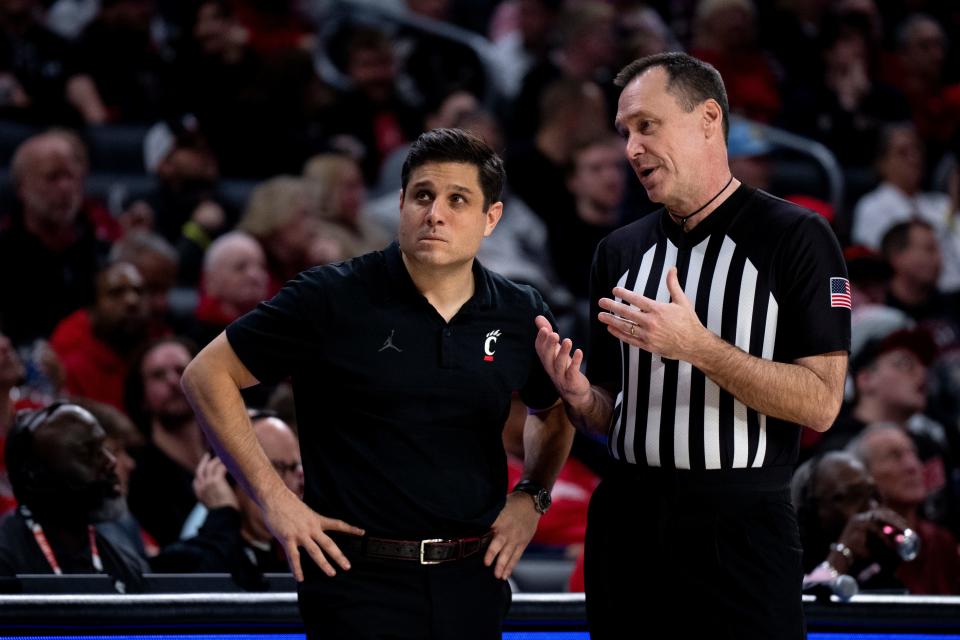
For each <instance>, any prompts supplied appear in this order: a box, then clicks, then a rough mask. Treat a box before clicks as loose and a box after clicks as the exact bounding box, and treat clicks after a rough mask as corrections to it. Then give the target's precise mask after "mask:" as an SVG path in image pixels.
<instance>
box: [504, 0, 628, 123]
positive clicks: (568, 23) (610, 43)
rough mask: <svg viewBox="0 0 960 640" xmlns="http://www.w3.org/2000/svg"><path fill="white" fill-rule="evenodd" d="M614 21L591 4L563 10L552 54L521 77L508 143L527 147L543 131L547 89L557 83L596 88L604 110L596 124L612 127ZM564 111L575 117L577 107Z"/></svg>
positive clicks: (601, 6) (609, 11)
mask: <svg viewBox="0 0 960 640" xmlns="http://www.w3.org/2000/svg"><path fill="white" fill-rule="evenodd" d="M615 19H616V14H615V11H614V9H613V7H611V6H610V5H609V4H607V3H603V2H597V1H595V0H589V1H587V2H578V3H567V4H566V6H564V8H563V10H562V12H561V13H560V16H559V18H558V19H557V24H556V29H555V31H556V39H557V44H556V46H555V48H554V49H553V50H552V51H551V53H550V55H548V56H546V57H545V58H544V59H543V60H542V61H540V62H539V63H538V64H536V65H535V66H534V67H532V68H531V69H530V71H529V73H527V75H526V76H524V78H523V85H522V87H521V89H520V94H519V95H518V96H517V99H516V100H515V101H514V103H513V105H512V107H511V109H510V119H509V122H508V130H509V131H510V135H511V138H515V139H516V140H518V141H526V140H529V139H530V137H531V136H532V135H534V134H535V133H536V132H538V131H539V130H541V129H542V128H543V127H545V126H547V123H546V120H547V119H548V116H547V115H546V114H545V113H544V109H543V103H544V101H545V100H546V95H547V92H548V90H549V89H550V87H551V86H553V85H555V84H556V83H557V82H560V81H561V80H566V81H570V82H571V83H572V82H579V83H581V84H584V83H592V84H595V85H596V86H597V87H598V88H600V90H601V96H602V104H603V107H602V108H603V109H604V110H605V111H603V114H605V115H601V116H600V118H601V119H600V120H599V122H603V123H607V122H612V121H613V113H612V112H611V111H609V110H610V109H612V108H613V107H614V106H616V104H617V98H618V94H617V93H616V91H615V90H614V89H615V87H614V86H613V83H612V82H611V78H612V71H611V69H610V67H611V65H614V64H616V63H617V62H618V61H619V52H618V50H617V42H618V40H617V38H616V35H615V32H614V26H615V24H616V22H615ZM566 108H568V109H569V110H570V111H575V110H576V104H568V105H566Z"/></svg>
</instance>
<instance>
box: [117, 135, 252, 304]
mask: <svg viewBox="0 0 960 640" xmlns="http://www.w3.org/2000/svg"><path fill="white" fill-rule="evenodd" d="M143 158H144V165H145V167H146V169H147V171H148V172H149V173H151V174H153V175H155V176H156V177H157V186H156V187H155V188H154V189H153V190H151V191H149V192H147V193H144V194H140V195H137V196H135V197H134V198H132V199H131V202H130V204H129V205H128V208H130V207H134V206H137V205H138V204H139V205H141V206H142V205H145V206H147V207H148V208H149V209H150V212H151V217H152V218H153V220H154V223H153V226H154V228H155V229H156V230H157V232H158V233H160V235H162V236H163V237H164V238H165V239H166V240H167V241H168V242H171V243H173V244H174V245H175V246H176V248H177V253H178V254H179V267H178V277H179V280H180V282H181V283H182V284H184V285H187V286H196V284H197V283H198V282H199V280H200V268H201V263H202V262H203V252H204V251H206V249H207V247H208V246H209V245H210V242H211V241H213V239H214V238H216V237H217V236H218V235H220V234H221V233H223V232H224V231H226V230H227V229H229V228H231V227H232V226H233V225H234V224H235V222H236V218H237V214H236V211H234V210H233V208H232V207H230V206H229V205H228V203H227V201H226V199H225V198H224V197H223V195H222V193H221V192H220V189H219V186H218V183H219V180H220V169H219V166H218V163H217V159H216V158H215V157H214V155H213V152H212V151H211V149H210V147H209V145H208V144H207V141H206V138H205V137H204V136H203V133H202V132H201V131H200V129H199V125H198V123H197V120H196V118H193V117H192V116H184V117H183V118H182V119H180V120H179V121H171V122H170V123H168V122H160V123H157V124H155V125H154V126H153V127H151V128H150V130H149V131H148V132H147V135H146V137H145V139H144V148H143Z"/></svg>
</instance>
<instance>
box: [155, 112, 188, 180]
mask: <svg viewBox="0 0 960 640" xmlns="http://www.w3.org/2000/svg"><path fill="white" fill-rule="evenodd" d="M202 140H203V136H202V134H201V133H200V124H199V122H197V118H196V117H195V116H194V115H193V114H186V115H184V116H183V117H182V118H180V119H179V120H171V121H166V120H162V121H160V122H157V123H156V124H154V125H153V126H152V127H150V128H149V129H148V130H147V133H146V135H145V136H144V137H143V166H144V168H145V169H146V170H147V173H151V174H155V173H156V172H157V168H158V167H159V166H160V163H161V162H163V161H164V160H166V159H167V157H168V156H169V155H170V154H171V153H173V150H174V149H175V148H177V147H178V146H179V147H184V146H187V147H189V146H196V145H198V144H200V143H201V142H202Z"/></svg>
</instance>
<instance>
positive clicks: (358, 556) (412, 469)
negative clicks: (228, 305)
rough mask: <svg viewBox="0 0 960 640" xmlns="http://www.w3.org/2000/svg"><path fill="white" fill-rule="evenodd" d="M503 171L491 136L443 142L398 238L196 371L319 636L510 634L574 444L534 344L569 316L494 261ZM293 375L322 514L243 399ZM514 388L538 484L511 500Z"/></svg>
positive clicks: (290, 288)
mask: <svg viewBox="0 0 960 640" xmlns="http://www.w3.org/2000/svg"><path fill="white" fill-rule="evenodd" d="M503 177H504V176H503V168H502V163H501V161H500V159H499V158H498V157H497V156H496V154H495V153H494V152H493V151H491V150H490V149H489V147H487V146H486V145H485V144H483V143H482V142H481V141H479V140H478V139H476V138H474V137H472V136H470V135H468V134H465V133H463V132H461V131H458V130H445V129H440V130H434V131H432V132H429V133H425V134H423V135H422V136H421V137H420V138H419V139H418V140H417V141H416V142H415V143H414V145H413V146H412V148H411V150H410V154H409V155H408V157H407V161H406V163H405V165H404V168H403V175H402V184H403V189H402V191H401V194H400V230H399V241H398V242H397V243H394V244H392V245H391V246H389V247H387V248H386V249H385V250H383V251H380V252H375V253H371V254H367V255H364V256H361V257H359V258H356V259H353V260H350V261H348V262H345V263H341V264H336V265H329V266H325V267H319V268H315V269H310V270H308V271H305V272H303V273H301V274H300V275H299V276H298V277H297V278H295V279H294V280H293V281H291V282H290V283H288V284H287V286H286V287H285V288H284V289H283V290H282V291H281V292H280V293H279V294H277V296H276V297H275V298H274V299H273V300H271V301H269V302H267V303H263V304H261V305H260V306H259V307H258V308H257V309H256V310H254V311H252V312H250V313H249V314H247V315H246V316H244V317H242V318H241V319H239V320H238V321H236V322H235V323H233V324H232V325H230V326H229V327H228V328H227V330H226V331H225V332H224V333H223V334H221V335H220V336H218V337H217V338H216V339H215V340H214V341H213V342H212V343H211V344H210V345H209V346H208V347H207V348H206V349H204V351H203V352H201V354H200V355H199V356H197V358H196V359H195V360H194V362H193V363H191V365H190V366H189V367H188V369H187V371H186V372H184V376H183V385H184V389H185V390H186V392H187V395H188V397H189V398H190V400H191V402H192V404H193V406H194V408H195V409H196V411H197V413H198V415H199V416H200V420H201V422H202V423H203V425H204V428H205V430H206V431H207V433H208V435H209V436H210V439H211V441H212V442H214V443H215V446H216V448H217V449H218V451H219V452H220V453H221V455H222V456H223V457H224V459H225V460H226V462H227V464H228V465H229V466H230V468H231V469H232V470H233V471H234V474H235V476H237V478H238V479H239V480H240V481H241V482H242V483H244V485H245V486H246V487H247V488H248V494H249V495H251V496H255V499H256V500H257V502H258V503H259V504H260V505H261V508H263V510H264V515H265V521H266V523H267V525H268V527H269V528H270V530H271V531H272V532H273V534H274V535H275V536H276V537H277V538H278V539H279V540H280V542H281V543H282V544H283V546H284V548H285V550H286V552H287V556H288V559H289V561H290V565H291V568H292V569H293V572H294V575H295V577H296V578H297V580H299V581H301V584H300V588H299V595H300V609H301V613H302V614H303V616H304V620H305V622H306V625H307V630H308V635H310V636H311V637H312V636H313V634H316V633H320V632H321V631H322V632H323V633H324V634H325V635H323V637H324V638H328V637H329V638H383V637H387V636H389V637H391V638H407V637H409V638H425V637H435V638H499V637H500V627H501V622H502V619H503V616H504V614H505V613H506V609H507V607H508V605H509V588H508V587H507V583H506V582H505V580H506V578H507V577H508V576H509V575H510V572H511V571H512V569H513V567H514V565H515V564H516V562H517V560H518V559H519V557H520V555H521V553H522V552H523V549H524V548H525V547H526V545H527V543H528V542H529V540H530V538H531V537H532V536H533V533H534V530H535V529H536V525H537V521H538V518H539V515H540V514H541V513H543V511H544V510H545V509H546V508H547V507H548V506H549V493H548V491H549V488H550V487H551V486H552V484H553V481H554V478H555V477H556V474H557V473H558V471H559V469H560V466H561V465H562V463H563V460H564V459H565V457H566V454H567V452H568V450H569V447H570V443H571V439H572V434H573V430H572V427H571V426H570V424H569V422H567V421H566V418H565V415H564V413H563V409H562V406H561V405H560V404H559V403H558V396H557V393H556V391H555V389H554V387H553V385H552V383H551V382H550V379H549V378H548V377H547V375H546V373H545V372H544V370H543V368H542V366H541V364H540V362H539V360H538V358H537V355H536V351H535V349H534V342H535V337H536V331H537V329H536V326H535V324H534V318H535V317H536V316H537V315H540V314H546V315H547V317H549V310H548V309H547V307H546V305H545V304H544V302H543V300H542V299H541V298H540V295H539V294H538V293H537V292H536V291H534V290H533V289H531V288H529V287H524V286H518V285H515V284H513V283H511V282H509V281H508V280H506V279H504V278H502V277H500V276H498V275H496V274H494V273H491V272H489V271H487V270H486V269H484V268H483V267H482V266H481V265H480V264H479V263H477V262H476V260H475V259H474V256H475V255H476V252H477V250H478V248H479V246H480V242H481V240H482V238H483V237H484V236H488V235H490V233H491V232H492V231H493V229H494V227H495V226H496V224H497V221H498V220H499V218H500V215H501V213H502V208H503V207H502V204H501V203H500V202H499V197H500V189H501V185H502V183H503ZM288 376H289V377H291V378H292V380H293V386H294V394H295V398H296V408H297V422H298V424H299V427H300V428H299V432H300V433H299V436H300V443H301V452H302V458H303V464H304V471H305V474H306V490H305V495H304V502H305V503H306V505H304V503H302V502H300V500H299V499H297V497H296V496H294V495H293V493H291V492H290V491H289V489H287V488H286V486H285V485H283V483H282V481H281V480H280V478H279V477H278V476H277V474H276V472H275V471H274V469H273V467H272V466H271V465H270V462H269V461H268V460H267V459H266V456H265V455H264V454H263V451H262V449H261V448H260V447H259V446H258V445H257V443H256V440H255V438H254V435H253V432H252V431H251V429H250V424H249V420H248V419H247V417H246V413H245V411H244V409H243V402H242V400H241V398H240V394H239V389H241V388H244V387H247V386H250V385H253V384H256V383H257V382H258V381H261V382H275V381H278V380H282V379H284V378H285V377H288ZM514 391H518V392H519V396H520V398H521V399H522V400H523V402H524V403H525V404H526V405H527V406H528V407H530V408H531V409H532V412H531V414H530V415H529V417H528V419H527V423H526V427H525V429H524V445H525V456H526V459H525V462H526V464H525V470H524V480H523V481H521V483H520V484H518V485H517V490H515V491H514V492H513V493H511V494H510V495H509V496H507V498H506V501H504V494H505V489H506V486H505V485H506V477H507V475H506V458H505V454H504V450H503V445H502V441H501V431H502V428H503V425H504V422H505V420H506V418H507V415H508V413H509V408H510V402H511V395H512V394H513V392H514ZM531 498H532V499H531ZM320 514H322V515H320ZM328 534H329V535H328ZM301 548H302V549H304V550H305V551H306V552H307V556H308V557H303V556H302V554H301V552H300V549H301ZM334 565H339V567H340V568H342V569H343V571H342V572H339V573H338V572H337V571H336V569H335V568H334Z"/></svg>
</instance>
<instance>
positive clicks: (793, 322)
mask: <svg viewBox="0 0 960 640" xmlns="http://www.w3.org/2000/svg"><path fill="white" fill-rule="evenodd" d="M782 250H783V251H782V253H781V262H780V265H779V268H780V270H779V276H778V280H779V287H778V289H779V290H780V292H781V293H780V295H779V296H778V297H779V302H780V323H781V325H780V327H781V328H778V330H777V342H778V346H780V347H781V349H778V351H780V352H781V354H782V356H783V359H785V360H794V359H796V358H803V357H807V356H815V355H820V354H824V353H831V352H834V351H849V350H850V309H851V305H850V302H849V298H843V297H834V296H831V286H833V285H835V284H836V286H842V285H843V283H849V281H848V279H847V277H848V276H847V267H846V263H845V262H844V259H843V254H842V253H841V251H840V245H839V243H838V242H837V238H836V236H835V235H834V233H833V230H832V229H830V227H829V226H828V225H827V223H826V221H824V220H823V218H821V217H820V216H816V215H813V214H809V215H805V216H804V217H803V219H802V220H801V221H800V223H799V224H798V225H797V226H796V228H795V229H794V231H793V233H790V234H788V236H787V237H786V238H785V240H784V246H783V247H782Z"/></svg>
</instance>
